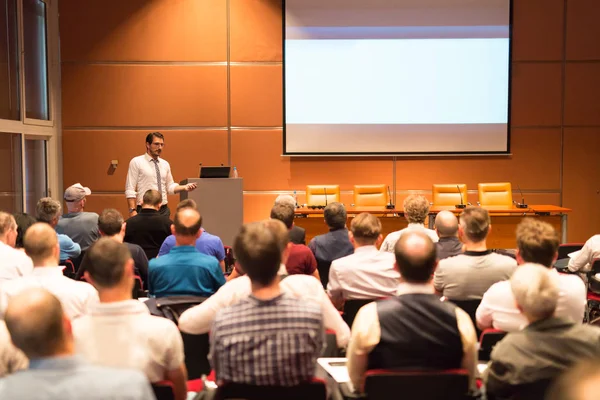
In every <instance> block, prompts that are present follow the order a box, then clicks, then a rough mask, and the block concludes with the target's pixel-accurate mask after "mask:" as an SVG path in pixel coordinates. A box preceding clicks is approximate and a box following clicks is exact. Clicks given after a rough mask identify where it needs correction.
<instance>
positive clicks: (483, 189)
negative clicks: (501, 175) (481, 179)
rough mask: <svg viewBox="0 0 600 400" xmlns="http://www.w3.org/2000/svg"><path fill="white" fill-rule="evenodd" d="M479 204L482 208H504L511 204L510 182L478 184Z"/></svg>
mask: <svg viewBox="0 0 600 400" xmlns="http://www.w3.org/2000/svg"><path fill="white" fill-rule="evenodd" d="M478 189H479V204H480V205H482V206H506V207H511V206H512V204H513V196H512V186H511V184H510V182H499V183H480V184H479V185H478Z"/></svg>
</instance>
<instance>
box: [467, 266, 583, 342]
mask: <svg viewBox="0 0 600 400" xmlns="http://www.w3.org/2000/svg"><path fill="white" fill-rule="evenodd" d="M517 268H520V267H517ZM550 273H551V274H555V275H557V276H558V288H559V297H558V304H557V306H556V312H555V314H554V315H555V316H556V317H562V318H567V319H569V320H571V321H573V322H575V323H581V322H582V321H583V314H584V312H585V306H586V303H587V301H586V288H585V284H584V283H583V281H582V280H581V279H580V278H579V277H578V276H576V275H566V274H559V273H558V271H556V270H555V269H551V270H550ZM476 318H477V325H478V326H479V327H480V328H482V329H487V328H494V329H499V330H501V331H505V332H515V331H518V330H521V329H522V328H523V327H525V326H527V324H528V322H527V319H526V318H525V316H523V314H521V312H520V311H519V310H518V309H517V306H516V301H515V297H514V295H513V293H512V290H511V288H510V281H502V282H498V283H495V284H493V285H492V286H491V287H490V288H489V289H488V291H487V292H485V294H484V295H483V299H482V300H481V304H480V305H479V307H478V308H477V313H476Z"/></svg>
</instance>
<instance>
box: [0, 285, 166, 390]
mask: <svg viewBox="0 0 600 400" xmlns="http://www.w3.org/2000/svg"><path fill="white" fill-rule="evenodd" d="M5 320H6V326H7V327H8V331H9V332H10V334H11V337H12V341H13V342H14V344H15V345H16V346H17V347H18V348H19V349H21V350H22V351H23V352H24V353H25V355H26V356H27V357H29V360H30V361H29V369H27V370H23V371H19V372H16V373H14V374H12V375H9V376H7V377H6V378H3V379H2V380H0V399H7V400H8V399H24V400H25V399H36V400H71V399H73V400H75V399H77V400H78V399H83V398H85V399H86V400H104V399H113V400H147V399H154V394H153V392H152V388H151V386H150V383H149V382H148V380H147V379H146V377H145V376H144V375H143V374H142V373H141V372H139V371H135V370H129V369H116V368H105V367H97V366H92V365H89V364H87V363H86V362H84V361H83V360H82V359H80V358H79V357H77V356H75V345H74V342H73V334H72V333H71V321H69V318H68V317H67V316H66V315H65V314H64V313H63V310H62V307H61V304H60V301H59V300H58V299H57V298H56V297H54V296H53V295H52V294H50V292H48V291H46V290H44V289H40V288H32V289H26V290H24V291H22V292H21V293H19V294H18V295H17V296H15V297H14V298H12V299H11V301H10V303H9V305H8V309H7V310H6V314H5Z"/></svg>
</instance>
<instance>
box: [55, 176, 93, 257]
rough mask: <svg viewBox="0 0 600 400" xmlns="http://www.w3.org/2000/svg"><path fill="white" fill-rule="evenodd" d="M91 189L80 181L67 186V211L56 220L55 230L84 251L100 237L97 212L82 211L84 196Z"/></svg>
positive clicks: (90, 192)
mask: <svg viewBox="0 0 600 400" xmlns="http://www.w3.org/2000/svg"><path fill="white" fill-rule="evenodd" d="M90 194H92V191H91V190H90V189H89V188H87V187H83V186H82V185H81V183H76V184H74V185H72V186H69V187H68V188H67V190H65V196H64V199H65V202H66V203H67V213H66V214H65V215H63V216H62V217H61V218H60V219H59V220H58V225H56V231H57V232H58V233H62V234H64V235H67V236H68V237H70V238H71V239H73V241H74V242H75V243H77V244H78V245H79V246H81V250H82V251H85V250H87V248H88V247H90V246H91V245H92V243H94V242H95V241H96V240H98V238H99V237H100V233H99V232H98V214H96V213H94V212H87V211H83V209H84V207H85V203H86V196H89V195H90Z"/></svg>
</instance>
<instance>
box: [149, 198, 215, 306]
mask: <svg viewBox="0 0 600 400" xmlns="http://www.w3.org/2000/svg"><path fill="white" fill-rule="evenodd" d="M201 225H202V217H201V216H200V213H199V212H198V211H196V210H194V209H192V208H183V209H180V210H179V211H177V212H176V213H175V222H174V224H173V227H172V228H171V229H172V233H173V235H175V241H176V243H177V246H175V247H173V249H172V250H171V252H169V254H167V255H164V256H162V257H159V258H155V259H153V260H150V263H149V266H148V290H149V292H150V295H153V296H155V297H168V296H186V295H187V296H200V297H208V296H210V295H212V294H213V293H215V292H216V291H217V290H219V288H220V287H221V286H223V285H224V284H225V277H224V276H223V271H222V270H221V267H220V266H219V262H218V261H217V260H216V259H215V258H214V257H211V256H207V255H206V254H202V253H200V252H199V251H198V250H197V249H196V248H195V247H194V245H195V243H196V239H198V236H199V235H200V226H201Z"/></svg>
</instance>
